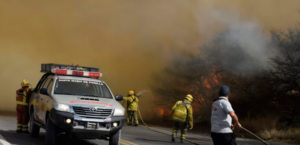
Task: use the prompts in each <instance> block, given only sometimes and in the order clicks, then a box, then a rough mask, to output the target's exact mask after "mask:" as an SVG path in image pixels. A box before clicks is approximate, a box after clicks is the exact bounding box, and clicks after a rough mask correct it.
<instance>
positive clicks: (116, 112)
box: [114, 109, 124, 116]
mask: <svg viewBox="0 0 300 145" xmlns="http://www.w3.org/2000/svg"><path fill="white" fill-rule="evenodd" d="M114 116H124V111H123V110H121V109H115V112H114Z"/></svg>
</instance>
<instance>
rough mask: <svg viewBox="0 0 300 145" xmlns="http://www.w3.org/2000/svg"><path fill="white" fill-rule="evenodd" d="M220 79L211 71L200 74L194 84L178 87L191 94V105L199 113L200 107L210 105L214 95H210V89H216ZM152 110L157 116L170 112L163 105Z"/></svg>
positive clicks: (170, 112) (166, 114)
mask: <svg viewBox="0 0 300 145" xmlns="http://www.w3.org/2000/svg"><path fill="white" fill-rule="evenodd" d="M220 79H221V75H219V74H218V75H216V74H214V73H211V74H209V75H207V76H202V77H201V79H200V80H198V81H197V82H196V83H194V84H191V85H189V86H187V87H185V88H179V89H182V91H184V92H186V93H188V94H192V95H193V97H194V101H193V103H192V107H193V112H194V113H198V112H199V113H200V110H201V108H202V107H204V106H206V105H211V104H210V103H211V100H212V99H213V98H215V97H216V96H213V95H212V91H213V89H216V87H219V80H220ZM182 99H183V98H182ZM173 103H175V102H173ZM154 111H155V112H156V114H157V115H158V116H159V117H163V116H168V115H171V114H172V110H171V108H167V109H166V108H163V107H155V108H154Z"/></svg>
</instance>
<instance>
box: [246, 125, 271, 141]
mask: <svg viewBox="0 0 300 145" xmlns="http://www.w3.org/2000/svg"><path fill="white" fill-rule="evenodd" d="M240 128H241V129H243V130H245V131H246V132H248V133H250V134H252V135H253V136H255V137H256V138H257V139H259V140H260V141H261V142H263V143H264V144H266V145H269V144H268V143H267V142H266V141H264V140H263V139H261V138H259V137H258V136H257V135H255V134H254V133H252V132H251V131H249V130H247V129H246V128H244V127H240Z"/></svg>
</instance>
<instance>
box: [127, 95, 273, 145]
mask: <svg viewBox="0 0 300 145" xmlns="http://www.w3.org/2000/svg"><path fill="white" fill-rule="evenodd" d="M145 91H147V90H145ZM145 91H142V92H140V93H139V94H138V95H140V94H142V93H143V92H145ZM138 95H137V96H138ZM125 102H126V101H124V102H123V104H122V106H123V105H124V103H125ZM138 113H139V116H140V119H141V120H142V122H143V124H144V125H145V126H146V127H147V128H148V129H150V130H152V131H154V132H158V133H162V134H165V135H169V136H172V134H169V133H165V132H162V131H159V130H158V129H155V128H153V127H150V126H148V125H147V124H146V123H145V121H144V120H143V118H142V115H141V112H140V109H139V105H138ZM239 128H241V129H243V130H244V131H246V132H248V133H250V134H251V135H253V136H255V137H256V138H257V139H258V140H260V141H261V142H262V143H264V144H266V145H269V144H268V143H267V142H266V141H264V140H263V139H261V138H259V137H258V136H257V135H255V134H254V133H252V132H251V131H249V130H247V129H246V128H244V127H239ZM160 130H161V129H160ZM176 138H179V137H178V136H176ZM196 139H198V140H202V141H207V142H212V140H206V139H201V138H196ZM184 140H185V141H187V142H190V143H192V144H195V145H200V144H199V143H195V142H193V141H191V140H188V139H184Z"/></svg>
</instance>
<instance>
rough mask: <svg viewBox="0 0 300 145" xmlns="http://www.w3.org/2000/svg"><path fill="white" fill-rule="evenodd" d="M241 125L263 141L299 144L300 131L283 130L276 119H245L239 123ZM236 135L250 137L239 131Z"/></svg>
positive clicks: (296, 129)
mask: <svg viewBox="0 0 300 145" xmlns="http://www.w3.org/2000/svg"><path fill="white" fill-rule="evenodd" d="M241 124H242V125H243V127H245V128H247V129H248V130H250V131H252V132H254V133H255V134H257V135H258V136H260V137H261V138H263V139H265V140H272V141H275V142H290V143H291V142H293V143H295V142H297V143H300V129H299V128H283V127H281V126H280V124H279V123H278V119H277V118H276V117H272V116H264V117H258V118H254V119H250V118H246V119H244V120H242V121H241ZM237 134H238V135H239V134H240V135H243V136H247V137H251V136H249V135H247V134H245V132H243V131H241V130H239V131H237Z"/></svg>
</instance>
